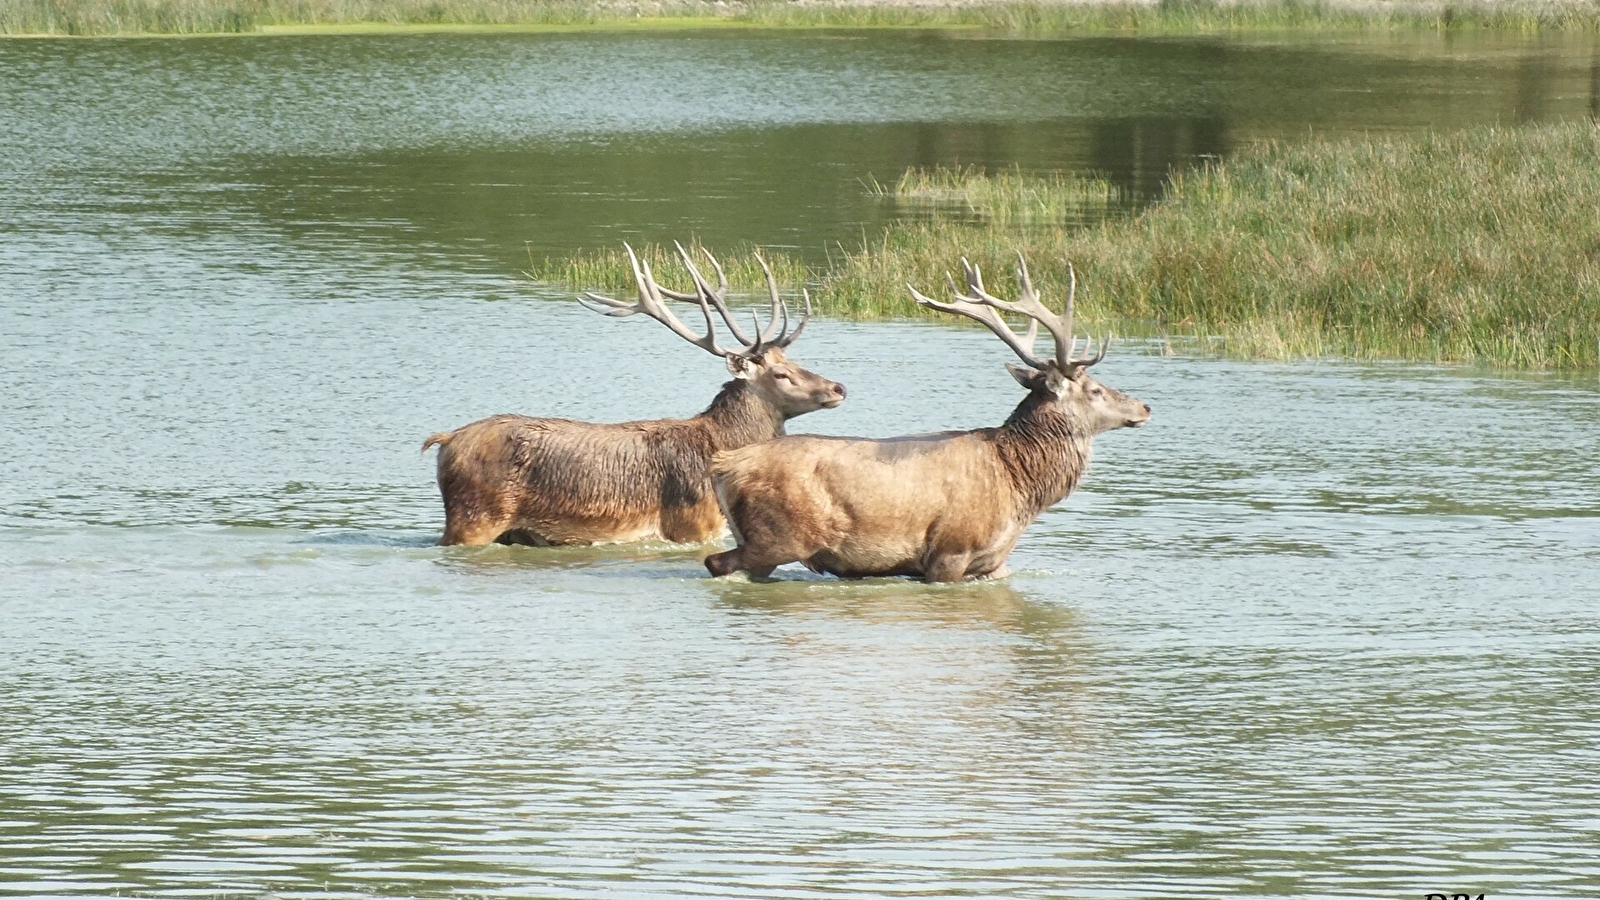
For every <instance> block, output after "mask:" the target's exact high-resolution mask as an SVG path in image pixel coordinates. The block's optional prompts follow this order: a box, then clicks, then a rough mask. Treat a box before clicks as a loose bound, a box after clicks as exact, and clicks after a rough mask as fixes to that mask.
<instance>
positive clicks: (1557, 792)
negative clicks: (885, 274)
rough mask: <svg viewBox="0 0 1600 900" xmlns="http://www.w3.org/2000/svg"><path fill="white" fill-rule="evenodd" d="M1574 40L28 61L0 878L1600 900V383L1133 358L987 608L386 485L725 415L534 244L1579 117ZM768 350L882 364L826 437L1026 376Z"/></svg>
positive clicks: (942, 361) (37, 49)
mask: <svg viewBox="0 0 1600 900" xmlns="http://www.w3.org/2000/svg"><path fill="white" fill-rule="evenodd" d="M1588 40H1589V39H1587V38H1584V39H1577V38H1568V39H1564V40H1563V41H1560V42H1548V43H1540V42H1536V41H1524V40H1520V39H1519V40H1487V39H1485V40H1477V41H1459V40H1458V41H1456V42H1454V43H1450V42H1446V41H1444V40H1442V39H1435V38H1427V39H1423V38H1411V39H1405V40H1387V39H1385V40H1376V41H1374V40H1363V41H1351V40H1341V41H1339V42H1326V43H1305V42H1293V41H1287V40H1285V41H1278V42H1270V41H1254V42H1251V43H1230V42H1226V41H1218V40H1148V41H1139V40H1104V39H1096V40H1084V41H1060V42H1021V41H993V42H974V41H965V40H951V39H948V38H942V37H928V36H918V35H894V34H873V35H871V36H870V37H862V36H855V37H852V36H848V35H840V36H830V37H805V38H797V37H793V36H782V35H761V34H738V35H723V34H718V35H714V36H693V35H676V36H668V35H648V36H647V35H604V36H602V35H567V36H549V35H545V36H539V35H521V36H516V35H501V36H494V35H434V36H388V37H377V36H365V37H348V36H347V37H292V38H270V39H266V38H263V39H226V40H221V39H219V40H209V39H196V40H183V41H160V40H137V41H116V40H104V41H98V40H97V41H46V40H38V41H32V40H30V41H13V42H0V86H3V87H4V91H3V92H0V385H3V387H0V459H4V460H7V461H8V462H7V463H6V465H5V466H4V468H3V469H0V472H3V474H4V477H3V478H0V726H3V727H0V893H4V894H6V895H12V896H30V895H31V896H60V895H64V894H88V895H101V896H103V895H108V894H113V893H117V892H120V893H122V894H137V895H160V896H167V897H179V896H194V895H200V896H214V895H217V894H235V895H246V896H257V895H261V896H276V897H358V896H369V895H373V894H378V895H385V896H389V895H393V896H445V895H450V896H461V895H466V896H487V895H497V896H498V895H506V896H530V897H593V896H598V895H602V894H609V895H614V896H625V897H685V896H719V897H721V896H730V897H732V896H738V897H804V896H816V897H839V896H859V897H893V896H912V895H923V896H928V895H932V896H948V895H958V896H959V895H965V896H982V897H991V896H1008V897H1051V898H1054V897H1073V898H1078V897H1083V898H1114V897H1115V898H1124V897H1175V896H1184V897H1214V896H1236V895H1256V896H1283V897H1297V898H1298V897H1318V896H1326V897H1332V896H1344V897H1363V898H1372V897H1422V896H1424V895H1425V894H1426V893H1429V892H1439V891H1442V892H1445V893H1453V892H1471V893H1472V894H1473V895H1474V896H1475V895H1476V894H1478V893H1487V894H1488V895H1489V896H1492V897H1506V896H1525V897H1556V896H1570V897H1587V896H1592V895H1593V894H1594V891H1595V887H1596V885H1597V884H1600V866H1597V865H1596V863H1595V860H1596V859H1597V858H1600V838H1597V834H1600V829H1597V823H1600V801H1597V800H1596V791H1595V785H1596V783H1597V782H1600V750H1597V747H1600V726H1597V725H1596V724H1595V717H1594V710H1595V709H1596V708H1597V704H1600V614H1597V613H1596V608H1597V607H1596V606H1595V600H1596V598H1597V596H1600V589H1597V588H1596V587H1595V586H1596V585H1597V584H1600V525H1597V524H1596V523H1597V522H1600V487H1597V481H1596V479H1595V477H1594V475H1595V472H1596V471H1597V469H1600V439H1597V437H1596V435H1597V434H1600V384H1597V383H1596V382H1595V380H1594V379H1593V377H1592V376H1588V377H1584V378H1558V377H1542V376H1540V377H1521V378H1504V377H1496V376H1493V375H1489V374H1484V373H1476V372H1467V371H1459V370H1443V369H1435V368H1425V367H1401V366H1388V367H1369V366H1349V365H1339V364H1321V365H1298V366H1282V365H1252V364H1243V363H1230V362H1219V361H1215V360H1211V359H1206V358H1199V357H1189V356H1185V355H1182V354H1180V355H1178V356H1174V357H1167V356H1162V355H1160V354H1159V353H1157V352H1155V348H1153V347H1146V346H1140V345H1124V346H1121V347H1120V348H1118V349H1114V350H1113V352H1112V355H1111V356H1109V357H1108V358H1107V359H1106V361H1105V362H1104V363H1102V364H1101V365H1100V366H1099V367H1097V370H1096V372H1097V374H1098V375H1099V376H1101V377H1102V378H1103V380H1105V381H1106V382H1107V383H1109V384H1112V385H1114V386H1116V387H1118V388H1120V389H1123V390H1125V391H1127V392H1129V393H1131V394H1134V395H1135V396H1138V397H1140V398H1141V399H1144V400H1147V401H1148V402H1150V404H1151V405H1152V406H1153V407H1154V410H1155V417H1154V420H1153V421H1152V422H1151V424H1150V425H1149V426H1147V427H1146V428H1144V429H1141V430H1139V431H1137V432H1131V431H1124V432H1117V433H1113V434H1110V435H1107V436H1105V437H1103V438H1102V439H1101V440H1100V441H1099V443H1098V446H1097V448H1096V459H1095V464H1094V469H1093V470H1092V471H1091V473H1090V475H1089V477H1088V479H1087V481H1086V482H1085V484H1084V485H1083V487H1082V488H1081V489H1080V491H1079V492H1078V493H1077V494H1075V495H1074V496H1073V497H1072V498H1071V499H1070V500H1069V501H1068V502H1067V503H1065V504H1063V505H1062V506H1060V507H1059V508H1057V509H1055V510H1052V511H1050V512H1048V513H1046V514H1045V516H1044V517H1043V518H1042V519H1041V521H1040V522H1038V523H1037V524H1035V525H1034V526H1033V527H1032V528H1031V529H1030V530H1029V531H1028V532H1027V533H1026V534H1025V536H1024V537H1023V539H1022V542H1021V545H1020V546H1019V548H1018V551H1017V554H1016V556H1015V557H1014V558H1013V561H1012V568H1013V569H1014V570H1015V571H1016V573H1017V574H1016V575H1015V576H1014V577H1013V578H1011V579H1009V580H1008V581H1006V582H1003V583H996V584H985V585H965V586H947V587H928V586H923V585H919V584H913V583H908V582H899V581H872V582H865V583H860V584H843V583H840V582H837V581H832V580H826V579H816V578H811V577H809V576H805V575H804V573H801V572H783V573H781V574H783V575H784V577H785V579H786V580H785V581H784V582H783V583H780V584H776V585H752V584H748V583H736V582H735V583H725V582H714V581H710V580H707V579H705V578H703V577H702V570H701V568H700V565H699V555H700V552H699V551H695V550H692V549H685V548H675V547H668V546H644V547H630V548H601V549H589V550H537V549H529V548H501V547H496V548H489V549H485V550H475V551H462V550H442V549H439V548H436V547H434V546H432V542H433V541H434V540H435V539H436V538H437V535H438V533H439V529H440V526H441V523H442V514H441V512H440V510H439V507H438V500H437V496H436V493H435V488H434V486H433V482H432V471H431V457H422V456H419V455H418V454H417V452H416V450H417V446H418V444H419V442H420V439H421V438H422V437H423V436H424V435H426V434H428V433H430V432H432V431H437V430H439V429H442V428H449V427H453V426H456V425H459V424H463V423H465V422H467V421H470V420H472V419H475V418H479V417H481V416H484V415H488V414H491V413H495V412H502V411H517V412H523V413H529V414H548V415H564V416H573V417H579V418H590V419H596V420H620V419H624V418H631V417H639V416H651V415H662V414H674V415H687V414H690V413H693V412H695V411H697V410H698V409H700V408H701V407H703V406H704V405H705V403H707V402H708V401H709V399H710V397H711V396H712V394H713V393H714V392H715V389H716V385H717V383H718V381H719V380H720V379H719V372H720V371H721V367H720V364H718V363H716V362H715V361H713V360H710V359H709V358H707V357H705V356H704V355H702V354H700V353H699V352H698V351H696V350H693V349H692V348H688V347H687V346H685V345H684V344H683V343H682V342H680V341H678V340H677V339H675V338H673V337H671V336H670V335H668V334H666V332H665V330H664V329H660V328H656V327H653V326H651V325H649V324H648V323H645V322H642V321H640V320H637V319H634V320H627V321H622V322H615V321H606V320H603V319H600V318H598V317H596V316H593V315H592V314H590V313H587V312H584V311H583V310H581V309H579V308H578V307H577V306H576V305H575V304H572V303H570V302H565V301H566V299H567V298H565V297H562V296H561V295H559V294H557V293H555V292H552V291H548V290H545V289H542V288H538V287H535V286H530V285H527V284H525V283H523V282H522V281H521V280H520V279H519V278H518V276H517V271H518V269H519V267H520V266H522V265H523V264H524V262H525V260H526V254H527V252H528V251H527V248H528V247H531V248H532V250H533V252H535V253H563V252H568V251H570V250H572V249H574V248H576V247H580V246H595V245H598V244H612V243H614V242H616V241H618V240H620V239H623V238H629V239H632V238H635V237H637V238H639V239H645V240H658V241H659V240H664V239H670V238H672V237H677V236H682V235H687V234H694V235H697V236H699V237H701V238H702V239H703V240H705V241H707V242H708V243H710V244H711V245H712V246H721V245H725V244H728V243H731V242H735V241H742V240H753V241H759V242H762V243H764V244H771V245H781V246H786V247H791V248H795V249H797V250H799V251H801V252H803V253H805V254H807V255H808V256H810V257H812V258H815V259H821V258H824V257H825V255H826V254H827V253H828V252H829V248H830V247H831V246H835V245H836V244H837V243H838V242H843V243H845V244H846V245H849V244H850V243H851V242H852V241H858V240H860V237H861V235H862V234H863V233H865V234H867V235H869V236H870V234H872V232H873V229H874V228H875V227H876V226H877V225H878V224H879V223H881V222H883V221H885V219H886V217H888V216H892V215H894V214H895V211H894V210H893V209H892V208H890V207H885V206H883V205H881V204H880V203H879V202H878V201H875V200H873V199H872V198H870V197H868V196H866V193H865V191H864V190H863V189H862V182H863V181H864V180H866V179H868V178H869V177H872V176H875V177H877V178H879V179H886V178H892V177H894V176H896V175H898V173H899V172H900V171H901V170H902V169H903V168H904V167H906V166H908V165H927V164H934V163H960V164H973V165H984V166H1010V165H1018V166H1022V167H1024V168H1029V169H1065V170H1070V171H1086V172H1090V171H1092V172H1096V173H1100V174H1104V175H1106V176H1107V177H1110V178H1111V179H1113V180H1114V181H1117V182H1119V183H1121V184H1123V185H1125V186H1128V187H1130V188H1132V189H1133V190H1134V192H1135V193H1136V194H1138V195H1139V196H1141V197H1146V198H1148V197H1150V196H1154V195H1155V194H1157V193H1158V192H1159V190H1160V184H1161V179H1162V177H1163V175H1164V173H1165V172H1166V171H1167V170H1168V169H1169V168H1170V167H1172V166H1181V165H1188V164H1192V163H1193V162H1195V161H1196V160H1198V159H1202V158H1205V157H1207V156H1211V155H1219V154H1221V155H1225V154H1227V153H1229V152H1232V151H1233V150H1234V149H1236V148H1238V147H1240V146H1244V145H1247V144H1250V143H1253V142H1257V141H1262V140H1269V139H1276V138H1290V139H1292V138H1296V137H1297V136H1300V135H1303V134H1306V133H1307V132H1316V133H1328V134H1337V133H1352V132H1358V131H1396V130H1401V131H1413V130H1420V129H1424V128H1428V127H1453V126H1458V125H1466V124H1475V123H1481V122H1491V121H1501V122H1514V121H1525V120H1547V119H1555V118H1565V117H1577V116H1585V115H1590V114H1591V113H1592V111H1593V110H1594V104H1595V102H1596V100H1595V98H1596V76H1595V72H1596V71H1597V70H1596V65H1595V59H1596V56H1595V53H1594V48H1593V45H1592V44H1591V43H1587V41H1588ZM556 301H562V302H556ZM794 355H795V356H796V357H797V358H799V359H800V360H801V361H803V362H804V363H805V364H807V365H808V366H809V367H811V368H813V369H815V370H816V371H818V372H820V373H823V374H825V375H827V376H829V377H831V378H835V379H837V380H839V381H841V382H843V383H845V384H846V385H848V386H849V388H850V400H849V401H848V402H847V403H846V404H845V405H844V406H843V407H841V408H839V409H838V410H834V411H826V412H818V413H814V414H812V415H810V416H807V417H805V418H803V419H799V420H796V421H795V422H794V423H792V424H793V426H794V429H795V430H799V431H818V432H826V433H855V434H870V435H889V434H896V433H905V432H915V431H928V430H932V429H937V428H954V427H975V426H980V425H987V424H994V423H995V422H998V421H999V420H1000V419H1001V418H1002V417H1003V416H1004V415H1005V414H1006V412H1008V411H1009V409H1010V408H1011V406H1012V405H1014V403H1015V402H1016V401H1017V399H1018V395H1017V389H1016V387H1015V385H1014V384H1013V383H1012V381H1011V379H1010V378H1009V377H1008V376H1007V375H1006V374H1005V372H1004V371H1003V370H1002V369H1001V363H1002V362H1004V361H1005V360H1006V358H1007V354H1006V351H1005V349H1004V348H1003V347H1001V346H1000V345H999V343H998V342H997V341H995V340H994V339H993V338H991V337H987V336H985V335H983V334H981V333H979V332H977V331H975V330H967V329H950V328H943V327H937V326H933V325H921V324H902V323H883V324H870V325H865V324H852V323H844V322H836V321H820V322H817V323H815V324H813V325H812V326H811V328H810V329H808V331H807V334H806V336H805V337H804V338H803V340H802V341H801V342H800V343H798V344H796V346H795V351H794Z"/></svg>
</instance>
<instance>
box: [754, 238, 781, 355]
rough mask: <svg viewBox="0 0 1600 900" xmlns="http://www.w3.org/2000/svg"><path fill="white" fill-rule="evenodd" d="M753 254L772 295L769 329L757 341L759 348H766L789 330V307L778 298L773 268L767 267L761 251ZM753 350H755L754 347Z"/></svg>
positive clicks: (768, 291) (768, 321)
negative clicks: (780, 323)
mask: <svg viewBox="0 0 1600 900" xmlns="http://www.w3.org/2000/svg"><path fill="white" fill-rule="evenodd" d="M752 253H753V254H754V255H755V258H756V262H758V263H760V264H761V272H762V274H763V275H766V276H767V293H769V294H771V295H772V312H771V313H770V314H769V317H768V319H767V327H766V328H765V329H764V330H762V331H761V336H760V337H759V338H757V340H756V343H757V345H758V346H765V345H766V344H769V343H771V342H772V339H773V338H779V337H782V336H783V332H784V331H787V330H788V329H789V307H788V306H786V305H785V304H784V302H783V299H782V298H781V297H779V296H778V281H777V279H775V278H773V277H772V267H771V266H769V265H767V261H766V260H765V259H762V258H761V251H760V250H755V251H752ZM780 311H781V313H782V316H783V320H782V327H781V328H780V326H779V319H778V316H779V314H780ZM751 349H752V350H753V349H755V348H754V347H752V348H751Z"/></svg>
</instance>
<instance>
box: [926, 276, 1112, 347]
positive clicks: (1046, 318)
mask: <svg viewBox="0 0 1600 900" xmlns="http://www.w3.org/2000/svg"><path fill="white" fill-rule="evenodd" d="M961 268H962V270H963V271H964V272H965V274H966V278H967V291H968V293H966V294H963V293H962V292H961V290H960V288H958V287H956V280H955V278H954V277H952V276H951V275H950V274H949V273H948V272H946V273H945V280H946V281H948V282H949V283H950V292H951V293H952V294H954V295H955V300H954V301H953V302H950V303H941V302H939V301H937V300H933V299H931V298H929V297H925V296H923V295H922V294H919V293H917V290H916V288H911V295H912V296H913V297H915V298H916V300H917V302H918V303H920V304H922V305H923V306H926V307H929V308H931V309H937V310H940V311H942V312H951V313H956V314H957V315H963V316H966V317H967V318H969V319H976V320H977V321H979V322H982V323H983V324H985V325H987V326H989V330H991V331H993V332H994V333H995V334H996V335H998V336H999V337H1000V339H1001V340H1003V341H1005V342H1006V344H1007V345H1008V346H1009V347H1011V349H1012V350H1014V351H1016V353H1017V355H1018V356H1020V357H1022V360H1023V362H1026V363H1027V364H1028V365H1030V366H1032V367H1034V368H1036V369H1043V368H1046V366H1047V365H1048V363H1046V362H1045V361H1043V360H1041V359H1039V358H1038V357H1036V356H1034V355H1033V342H1034V339H1035V338H1036V337H1037V336H1038V334H1039V326H1040V325H1043V326H1044V327H1045V330H1046V331H1049V332H1050V336H1051V338H1053V339H1054V341H1055V362H1056V366H1057V367H1058V368H1059V369H1060V370H1061V372H1062V373H1063V374H1069V375H1070V374H1071V373H1072V372H1073V371H1075V370H1077V369H1083V368H1087V367H1089V366H1092V365H1094V364H1095V363H1097V362H1099V361H1100V360H1102V359H1104V358H1105V355H1106V349H1107V347H1108V346H1109V345H1110V343H1111V339H1110V338H1109V337H1107V338H1106V339H1105V340H1103V341H1100V342H1099V346H1098V347H1097V348H1096V346H1095V341H1094V340H1093V338H1085V339H1084V343H1083V350H1082V352H1081V353H1080V352H1079V350H1078V342H1077V339H1076V338H1075V337H1074V336H1073V334H1072V304H1073V300H1074V299H1075V298H1076V295H1077V292H1078V273H1077V271H1076V270H1075V269H1074V268H1073V266H1072V264H1071V263H1067V300H1066V303H1065V304H1064V306H1063V308H1062V310H1061V312H1060V313H1059V314H1057V313H1054V312H1051V311H1050V308H1049V307H1047V306H1045V305H1044V303H1043V302H1042V301H1040V299H1039V291H1038V290H1037V289H1036V288H1035V287H1034V286H1033V277H1032V276H1031V275H1030V274H1029V273H1028V261H1027V260H1026V259H1024V258H1023V256H1022V254H1021V253H1020V252H1019V253H1018V254H1017V286H1018V287H1019V288H1020V291H1021V292H1020V293H1019V295H1018V296H1017V299H1016V300H1014V301H1007V300H1001V299H1000V298H998V297H996V296H994V295H993V294H990V293H989V292H988V291H987V290H985V289H984V287H983V273H982V272H981V271H979V269H978V267H977V266H975V265H973V264H972V263H970V262H968V261H967V260H966V259H965V258H963V259H962V260H961ZM907 287H910V285H907ZM1002 312H1007V313H1013V314H1015V315H1020V316H1025V317H1027V319H1028V331H1027V333H1026V334H1023V335H1018V334H1017V333H1016V332H1014V331H1012V330H1011V327H1010V326H1009V325H1007V324H1006V321H1005V319H1004V318H1002V317H1001V315H1000V313H1002ZM1091 348H1095V352H1094V354H1093V355H1091V354H1090V352H1089V351H1090V349H1091Z"/></svg>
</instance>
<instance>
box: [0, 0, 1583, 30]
mask: <svg viewBox="0 0 1600 900" xmlns="http://www.w3.org/2000/svg"><path fill="white" fill-rule="evenodd" d="M722 30H774V31H788V32H794V31H827V30H835V31H862V30H905V31H932V32H947V33H952V34H961V35H964V36H981V37H1024V38H1052V37H1070V36H1074V35H1097V34H1098V35H1117V34H1124V35H1152V36H1155V35H1170V36H1180V35H1219V34H1250V33H1257V34H1267V33H1275V32H1277V33H1300V34H1317V33H1329V34H1334V33H1360V32H1408V31H1409V32H1428V31H1432V32H1441V33H1462V32H1498V33H1507V32H1513V33H1540V32H1567V33H1571V32H1600V0H1477V2H1467V3H1452V2H1448V0H1421V2H1385V0H1324V2H1310V3H1308V2H1303V0H1240V2H1210V0H1178V2H1167V3H1157V2H1145V0H1103V2H1102V0H1084V2H1080V0H1022V2H1009V0H1007V2H972V0H949V2H931V3H924V2H915V0H910V2H908V0H749V2H721V0H668V2H627V3H582V2H575V0H395V2H380V0H302V2H294V0H178V2H170V0H0V38H73V37H77V38H88V37H217V36H258V37H278V36H292V35H347V34H352V35H353V34H361V35H403V34H541V33H552V34H559V33H569V32H607V31H615V32H639V31H645V32H655V31H659V32H674V31H722Z"/></svg>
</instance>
